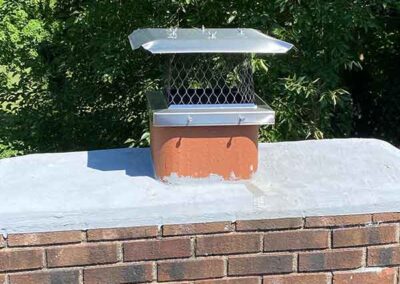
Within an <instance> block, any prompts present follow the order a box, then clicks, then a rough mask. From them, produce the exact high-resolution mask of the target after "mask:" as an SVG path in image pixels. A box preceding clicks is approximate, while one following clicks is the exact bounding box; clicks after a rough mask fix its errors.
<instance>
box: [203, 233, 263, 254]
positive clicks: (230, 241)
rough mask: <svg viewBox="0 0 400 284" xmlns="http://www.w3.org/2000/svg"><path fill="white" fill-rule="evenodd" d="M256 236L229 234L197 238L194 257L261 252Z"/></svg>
mask: <svg viewBox="0 0 400 284" xmlns="http://www.w3.org/2000/svg"><path fill="white" fill-rule="evenodd" d="M260 247H261V239H260V235H258V234H231V235H220V236H218V235H217V236H203V237H198V238H197V242H196V255H219V254H233V253H251V252H258V251H260V250H261V248H260Z"/></svg>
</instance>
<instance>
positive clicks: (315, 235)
mask: <svg viewBox="0 0 400 284" xmlns="http://www.w3.org/2000/svg"><path fill="white" fill-rule="evenodd" d="M329 235H330V232H329V231H328V230H302V231H284V232H271V233H266V234H265V235H264V251H288V250H302V249H324V248H328V247H329Z"/></svg>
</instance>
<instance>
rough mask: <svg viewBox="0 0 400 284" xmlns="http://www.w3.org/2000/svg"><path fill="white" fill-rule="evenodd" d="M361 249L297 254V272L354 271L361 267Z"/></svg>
mask: <svg viewBox="0 0 400 284" xmlns="http://www.w3.org/2000/svg"><path fill="white" fill-rule="evenodd" d="M362 257H363V252H362V250H361V249H353V250H351V249H341V250H332V251H324V252H309V253H300V254H299V271H302V272H307V271H325V270H339V269H355V268H359V267H361V265H362Z"/></svg>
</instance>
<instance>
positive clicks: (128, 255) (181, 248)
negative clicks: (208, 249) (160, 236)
mask: <svg viewBox="0 0 400 284" xmlns="http://www.w3.org/2000/svg"><path fill="white" fill-rule="evenodd" d="M191 254H192V253H191V246H190V239H189V238H182V239H164V240H145V241H135V242H130V243H125V244H124V261H138V260H150V259H167V258H182V257H189V256H191Z"/></svg>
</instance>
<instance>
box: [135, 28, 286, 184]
mask: <svg viewBox="0 0 400 284" xmlns="http://www.w3.org/2000/svg"><path fill="white" fill-rule="evenodd" d="M129 40H130V43H131V46H132V48H133V49H137V48H140V47H143V48H144V49H145V50H148V51H149V52H151V53H153V54H162V56H163V57H164V58H165V59H166V66H165V72H164V73H165V74H164V75H165V78H164V80H163V81H164V85H163V86H161V87H160V89H159V90H155V91H153V92H150V93H148V94H147V99H148V105H149V111H150V117H151V122H150V132H151V152H152V157H153V164H154V169H155V173H156V175H157V177H158V178H160V179H161V180H167V179H168V178H169V177H172V176H178V177H192V178H202V177H208V176H211V175H216V176H220V177H223V178H224V179H227V180H228V179H249V178H250V177H251V176H252V174H253V173H254V172H255V171H256V170H257V167H258V141H257V137H258V129H259V126H260V125H266V124H274V120H275V112H274V111H273V110H272V109H271V108H270V107H269V106H268V105H267V104H266V103H265V102H263V101H262V100H261V98H260V97H258V96H257V94H256V93H255V91H254V82H253V68H252V64H251V54H254V53H262V54H270V53H286V52H287V51H288V50H290V49H291V48H292V45H291V44H289V43H287V42H284V41H280V40H277V39H274V38H272V37H269V36H266V35H264V34H262V33H261V32H259V31H257V30H254V29H205V28H204V27H203V28H202V29H196V28H193V29H177V28H171V29H161V28H157V29H139V30H136V31H134V32H133V33H132V34H131V35H130V36H129Z"/></svg>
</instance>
